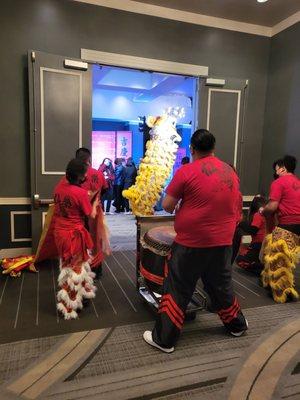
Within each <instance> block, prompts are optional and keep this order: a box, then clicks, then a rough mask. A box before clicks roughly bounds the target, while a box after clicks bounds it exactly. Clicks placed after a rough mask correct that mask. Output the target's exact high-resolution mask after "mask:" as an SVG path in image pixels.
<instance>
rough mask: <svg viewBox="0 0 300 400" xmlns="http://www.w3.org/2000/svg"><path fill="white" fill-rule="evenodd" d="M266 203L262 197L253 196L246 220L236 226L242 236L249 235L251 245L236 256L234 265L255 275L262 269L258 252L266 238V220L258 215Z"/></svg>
mask: <svg viewBox="0 0 300 400" xmlns="http://www.w3.org/2000/svg"><path fill="white" fill-rule="evenodd" d="M266 203H267V201H266V199H265V198H264V197H263V196H261V195H257V196H255V197H254V199H253V200H252V202H251V204H250V207H249V214H248V218H247V220H243V221H241V222H240V223H239V225H238V227H239V228H240V229H241V231H242V233H243V234H244V235H245V234H246V235H251V243H250V245H249V246H248V247H247V249H246V250H245V251H242V252H241V253H240V254H239V255H238V256H237V258H236V264H237V265H238V266H239V267H241V268H244V269H247V270H249V271H252V272H255V273H260V272H261V271H262V269H263V265H262V264H261V262H260V261H259V252H260V250H261V246H262V243H263V241H264V238H265V236H266V219H265V217H264V216H263V215H261V214H260V213H259V209H260V208H261V207H263V206H265V205H266Z"/></svg>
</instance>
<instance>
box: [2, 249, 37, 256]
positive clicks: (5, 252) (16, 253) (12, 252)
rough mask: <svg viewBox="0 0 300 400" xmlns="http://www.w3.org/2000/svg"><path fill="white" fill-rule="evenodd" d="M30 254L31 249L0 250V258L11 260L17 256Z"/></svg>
mask: <svg viewBox="0 0 300 400" xmlns="http://www.w3.org/2000/svg"><path fill="white" fill-rule="evenodd" d="M31 254H32V248H31V247H17V248H15V249H1V250H0V258H6V257H7V258H13V257H19V256H28V255H31Z"/></svg>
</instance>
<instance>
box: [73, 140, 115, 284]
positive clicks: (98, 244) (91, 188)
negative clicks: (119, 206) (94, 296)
mask: <svg viewBox="0 0 300 400" xmlns="http://www.w3.org/2000/svg"><path fill="white" fill-rule="evenodd" d="M75 157H76V158H78V159H80V160H82V161H83V162H85V163H86V165H87V175H86V179H85V180H84V182H82V183H81V187H82V188H83V189H85V190H87V191H88V194H89V197H90V199H92V198H93V197H94V196H95V195H96V196H97V197H99V198H101V195H102V194H103V193H105V191H106V190H107V189H108V184H107V182H106V180H105V178H104V175H103V173H102V171H97V170H96V169H94V168H92V167H91V152H90V150H89V149H86V148H85V147H81V148H79V149H78V150H76V154H75ZM89 231H90V234H91V236H92V239H93V242H94V247H93V249H92V251H91V255H92V262H91V267H92V269H93V271H94V272H95V273H96V279H99V278H100V277H101V276H102V261H103V259H104V254H103V250H104V251H105V252H106V253H109V250H108V249H109V244H108V237H107V235H106V233H105V227H104V215H103V210H102V207H101V206H99V207H98V210H97V218H95V219H90V220H89ZM99 236H101V237H99Z"/></svg>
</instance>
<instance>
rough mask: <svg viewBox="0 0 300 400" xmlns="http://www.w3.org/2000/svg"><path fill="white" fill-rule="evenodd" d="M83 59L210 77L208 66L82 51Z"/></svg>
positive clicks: (120, 65)
mask: <svg viewBox="0 0 300 400" xmlns="http://www.w3.org/2000/svg"><path fill="white" fill-rule="evenodd" d="M81 59H82V60H85V61H89V62H97V63H100V64H104V65H112V66H115V67H124V68H134V69H143V70H146V71H155V72H165V73H169V74H179V75H190V76H194V77H206V76H208V67H206V66H201V65H195V64H184V63H179V62H174V61H166V60H158V59H154V58H143V57H135V56H129V55H126V54H118V53H107V52H104V51H98V50H89V49H81Z"/></svg>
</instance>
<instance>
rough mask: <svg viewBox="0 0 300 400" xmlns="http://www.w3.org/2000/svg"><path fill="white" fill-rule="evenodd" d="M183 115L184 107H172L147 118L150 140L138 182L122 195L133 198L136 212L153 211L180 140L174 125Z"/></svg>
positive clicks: (133, 206) (145, 212) (129, 198)
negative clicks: (158, 114)
mask: <svg viewBox="0 0 300 400" xmlns="http://www.w3.org/2000/svg"><path fill="white" fill-rule="evenodd" d="M183 115H184V110H183V109H179V108H175V109H174V108H169V109H168V110H167V113H166V114H164V115H162V116H161V117H152V116H150V117H148V118H147V121H146V123H147V125H148V126H149V128H151V130H150V137H151V139H150V140H148V142H147V143H146V153H145V156H144V158H143V159H142V160H141V163H140V167H139V172H138V176H137V178H136V183H135V185H133V186H131V187H130V188H129V189H127V190H123V196H124V197H125V198H126V199H128V200H129V201H130V205H131V209H132V212H133V214H134V215H137V216H143V215H145V216H147V215H153V214H154V210H153V207H154V206H155V204H156V202H157V201H158V200H159V198H160V196H161V193H162V190H163V188H164V186H165V184H166V181H167V179H168V177H169V176H170V174H171V171H172V168H173V165H174V161H175V158H176V152H177V149H178V144H177V142H180V141H181V137H180V135H179V134H178V133H177V131H176V128H175V127H176V121H177V118H181V117H183Z"/></svg>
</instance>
